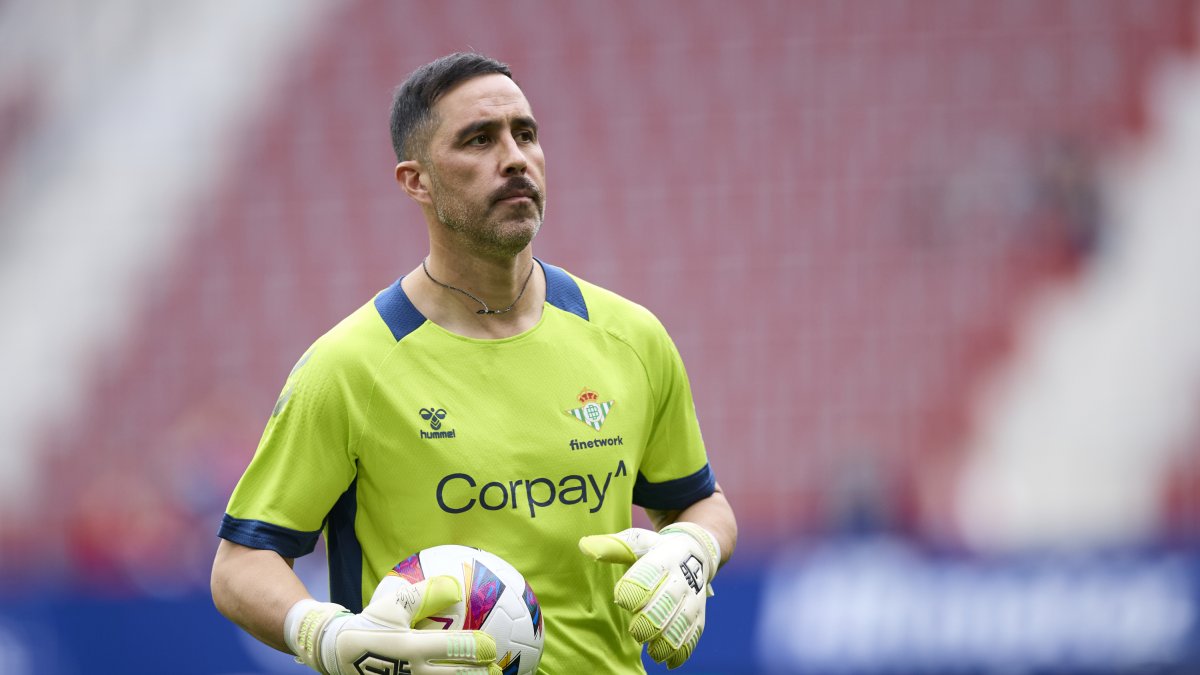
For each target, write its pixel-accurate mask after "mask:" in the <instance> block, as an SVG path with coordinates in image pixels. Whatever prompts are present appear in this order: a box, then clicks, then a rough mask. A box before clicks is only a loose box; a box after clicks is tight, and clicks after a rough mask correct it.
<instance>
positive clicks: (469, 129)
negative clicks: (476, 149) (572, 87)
mask: <svg viewBox="0 0 1200 675" xmlns="http://www.w3.org/2000/svg"><path fill="white" fill-rule="evenodd" d="M501 125H502V122H501V120H499V119H487V120H479V121H478V122H472V123H470V124H468V125H466V126H465V127H463V128H461V129H459V130H458V133H456V134H454V139H455V140H456V141H460V142H461V141H465V140H467V139H468V138H470V137H472V136H474V135H475V134H477V133H479V132H481V131H488V130H491V129H495V128H497V127H499V126H501ZM512 126H513V128H516V129H529V130H531V131H533V132H534V133H535V134H536V133H537V130H538V123H537V120H535V119H533V118H532V117H530V116H528V115H521V116H519V117H514V118H512Z"/></svg>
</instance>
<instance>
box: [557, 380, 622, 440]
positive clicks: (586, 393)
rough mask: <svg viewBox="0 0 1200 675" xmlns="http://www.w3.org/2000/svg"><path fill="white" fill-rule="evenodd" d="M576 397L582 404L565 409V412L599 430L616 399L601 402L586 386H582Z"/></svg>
mask: <svg viewBox="0 0 1200 675" xmlns="http://www.w3.org/2000/svg"><path fill="white" fill-rule="evenodd" d="M577 398H578V399H579V402H580V403H582V404H583V406H582V407H579V408H575V409H573V410H567V411H566V413H567V414H568V415H570V416H571V417H574V418H575V419H577V420H579V421H580V422H583V423H584V424H586V425H588V426H589V427H591V428H593V429H595V430H596V431H600V425H602V424H604V420H605V419H607V418H608V411H610V410H612V407H613V404H614V403H616V401H605V402H603V403H601V402H600V395H599V394H597V393H596V392H594V391H592V390H591V389H588V388H587V387H584V388H583V391H581V392H579V396H578V397H577Z"/></svg>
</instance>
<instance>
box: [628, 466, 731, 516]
mask: <svg viewBox="0 0 1200 675" xmlns="http://www.w3.org/2000/svg"><path fill="white" fill-rule="evenodd" d="M716 491H717V479H716V478H715V477H714V476H713V472H712V469H711V468H709V466H708V465H707V464H705V465H704V466H703V467H702V468H701V469H700V470H699V471H697V472H696V473H694V474H692V475H690V476H684V477H683V478H675V479H672V480H668V481H663V482H661V483H651V482H650V481H649V480H647V479H646V477H645V476H643V475H642V473H641V472H640V471H639V472H638V477H637V480H636V481H635V482H634V484H633V503H634V504H637V505H638V506H640V507H642V508H646V509H654V510H656V511H678V510H680V509H686V508H687V507H689V506H691V505H692V504H695V503H696V502H698V501H700V500H701V499H704V498H705V497H708V496H710V495H712V493H714V492H716Z"/></svg>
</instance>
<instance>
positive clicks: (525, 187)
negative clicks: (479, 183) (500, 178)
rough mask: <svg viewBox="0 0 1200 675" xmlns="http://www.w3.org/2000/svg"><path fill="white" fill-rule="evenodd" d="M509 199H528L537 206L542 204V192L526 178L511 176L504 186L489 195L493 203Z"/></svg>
mask: <svg viewBox="0 0 1200 675" xmlns="http://www.w3.org/2000/svg"><path fill="white" fill-rule="evenodd" d="M509 197H529V198H530V199H532V200H533V201H534V202H535V203H537V204H541V203H542V191H541V190H539V189H538V186H537V184H536V183H534V182H533V181H532V180H531V179H530V178H529V177H527V176H513V177H512V178H509V179H508V180H507V181H505V183H504V185H501V186H500V187H499V188H497V189H496V190H495V191H494V192H492V194H491V200H492V202H493V203H495V202H498V201H500V200H501V199H508V198H509Z"/></svg>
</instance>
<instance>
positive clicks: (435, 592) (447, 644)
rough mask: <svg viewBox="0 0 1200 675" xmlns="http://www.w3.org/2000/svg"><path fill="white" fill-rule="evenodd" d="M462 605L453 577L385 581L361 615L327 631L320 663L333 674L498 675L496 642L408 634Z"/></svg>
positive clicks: (455, 634) (452, 634)
mask: <svg viewBox="0 0 1200 675" xmlns="http://www.w3.org/2000/svg"><path fill="white" fill-rule="evenodd" d="M461 599H462V595H461V590H460V587H459V585H458V581H457V580H456V579H454V578H453V577H449V576H436V577H430V578H429V579H426V580H424V581H420V582H418V583H416V584H412V583H409V582H408V581H407V580H405V579H402V578H400V577H398V576H391V575H389V576H387V577H384V578H383V580H382V581H380V582H379V586H377V587H376V588H375V593H374V594H373V595H372V596H371V602H370V603H369V604H368V605H367V606H366V608H364V609H363V612H362V614H358V615H352V616H346V617H345V618H342V619H335V621H339V623H340V625H336V626H331V627H330V630H333V631H336V633H334V639H333V640H331V641H330V643H331V644H329V645H328V646H327V648H326V649H325V650H323V651H324V653H323V655H322V656H323V660H324V662H325V664H326V666H327V668H328V670H329V672H331V673H334V672H337V673H364V672H366V673H398V672H411V673H413V674H414V675H436V674H438V673H447V674H448V673H454V674H455V675H467V674H471V675H476V674H477V675H500V672H501V671H500V668H499V666H497V665H496V664H495V661H496V642H495V640H494V639H493V638H492V636H490V635H488V634H487V633H485V632H483V631H442V630H416V629H413V628H412V626H413V625H414V624H416V623H417V622H418V621H421V620H422V619H425V618H426V617H428V616H430V615H432V614H436V613H438V612H440V611H442V610H444V609H445V608H447V607H449V606H451V605H453V604H454V603H456V602H459V601H460V600H461ZM463 666H478V667H477V668H464V667H463ZM403 667H407V668H408V669H409V670H407V671H405V670H402V668H403Z"/></svg>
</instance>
